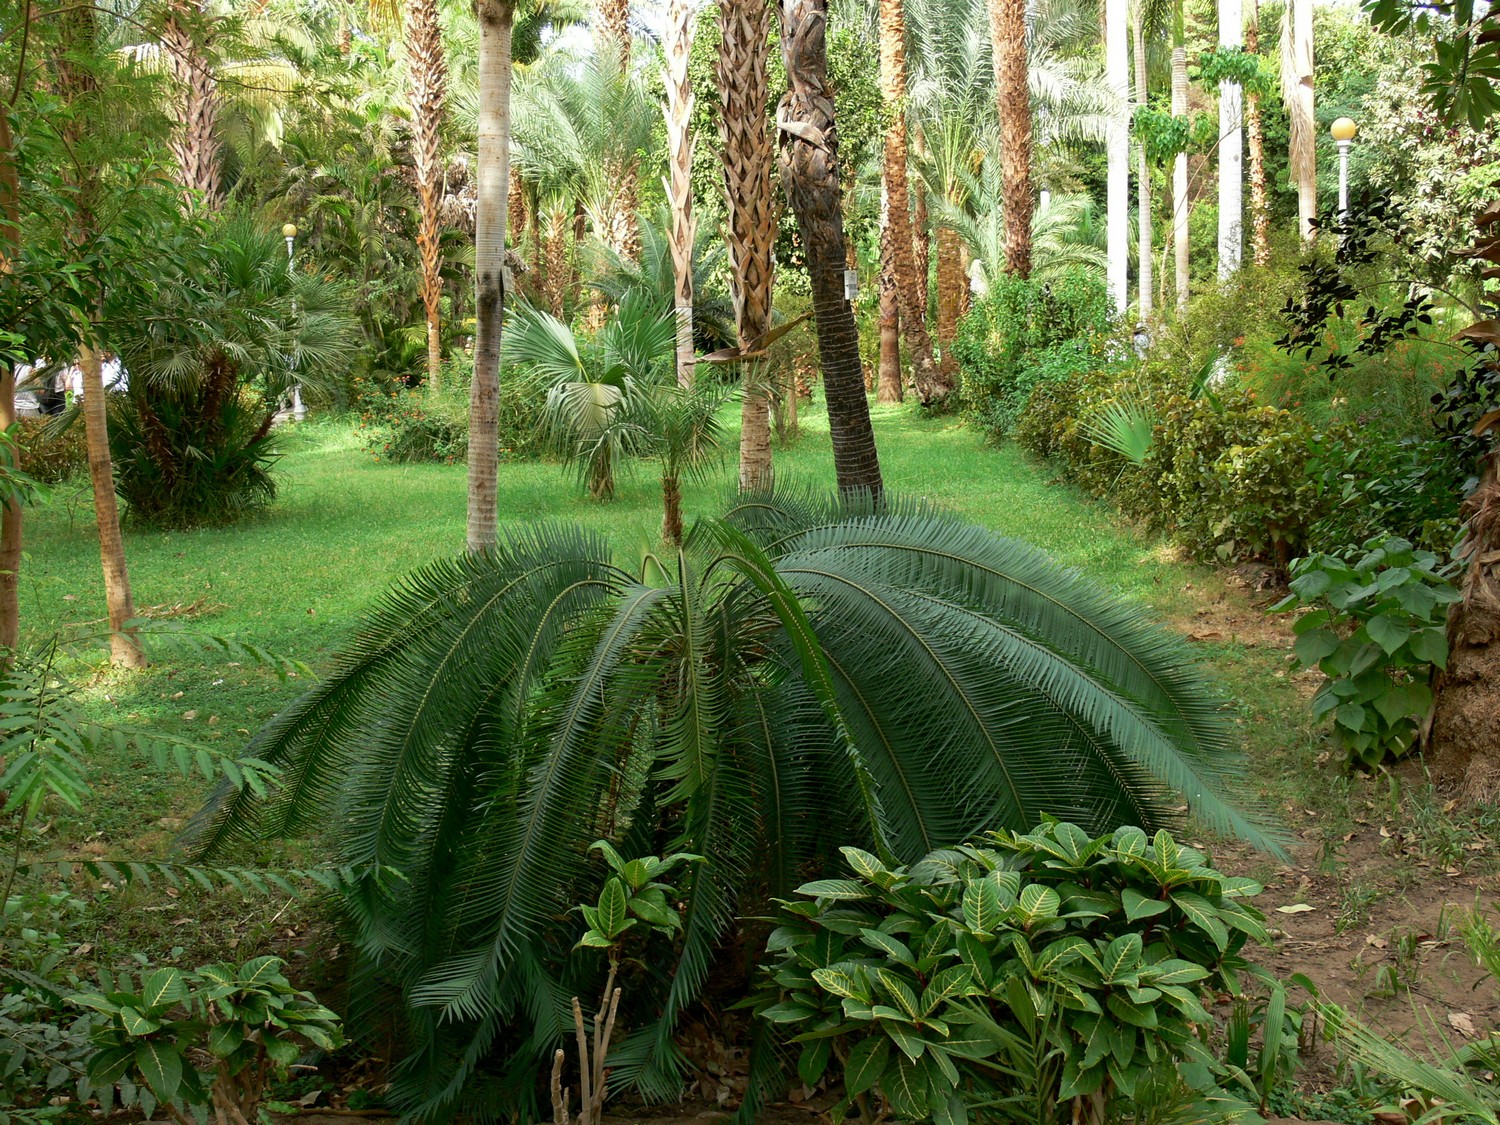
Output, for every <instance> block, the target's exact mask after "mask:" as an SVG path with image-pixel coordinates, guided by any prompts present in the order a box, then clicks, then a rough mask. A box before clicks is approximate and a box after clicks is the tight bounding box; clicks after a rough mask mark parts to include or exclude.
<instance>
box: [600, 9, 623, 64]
mask: <svg viewBox="0 0 1500 1125" xmlns="http://www.w3.org/2000/svg"><path fill="white" fill-rule="evenodd" d="M596 10H597V13H598V18H599V22H598V24H597V26H598V28H599V30H600V34H602V35H603V36H604V39H605V42H607V43H608V44H610V45H611V46H613V47H614V48H615V49H616V51H618V52H619V58H620V69H622V70H629V69H630V47H631V42H630V0H598V6H597V9H596Z"/></svg>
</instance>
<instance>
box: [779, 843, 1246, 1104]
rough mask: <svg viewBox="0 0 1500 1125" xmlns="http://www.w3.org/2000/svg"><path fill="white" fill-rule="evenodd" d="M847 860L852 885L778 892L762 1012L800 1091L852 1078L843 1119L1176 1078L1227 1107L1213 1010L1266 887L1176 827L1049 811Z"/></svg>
mask: <svg viewBox="0 0 1500 1125" xmlns="http://www.w3.org/2000/svg"><path fill="white" fill-rule="evenodd" d="M843 852H844V857H845V859H846V861H847V862H848V864H849V866H850V867H851V868H852V869H853V872H854V876H855V877H854V878H852V879H844V878H840V879H822V880H819V881H816V882H812V883H808V884H805V885H804V886H802V887H800V888H798V892H797V893H798V894H799V895H801V896H803V897H802V898H801V899H799V900H797V901H791V902H782V903H781V904H780V905H781V910H780V913H779V915H778V922H779V925H778V928H777V929H776V930H775V931H774V932H773V933H772V934H771V937H770V940H769V941H768V943H767V947H766V948H767V953H768V954H769V955H770V959H771V960H770V964H769V965H768V966H767V973H768V975H769V980H768V981H767V982H766V989H765V991H764V992H763V994H762V997H761V999H760V1000H759V1002H758V1004H757V1007H756V1011H757V1014H758V1015H760V1016H761V1017H762V1018H763V1019H766V1020H769V1021H771V1022H772V1023H774V1024H776V1025H778V1026H779V1027H781V1028H783V1029H785V1030H786V1031H790V1032H792V1033H794V1042H797V1043H800V1044H801V1049H800V1054H799V1056H798V1073H799V1076H800V1077H801V1078H802V1080H803V1082H804V1083H806V1084H808V1085H810V1086H811V1085H815V1084H816V1083H817V1082H819V1081H821V1080H823V1079H824V1078H825V1077H833V1078H835V1080H838V1079H839V1078H841V1079H842V1083H843V1100H842V1101H841V1102H840V1103H839V1105H838V1106H837V1107H835V1109H834V1111H833V1112H832V1114H831V1116H832V1117H833V1119H834V1120H838V1119H839V1118H840V1117H841V1116H843V1114H844V1113H845V1112H847V1111H848V1109H849V1108H850V1106H851V1103H852V1102H853V1101H854V1099H856V1098H865V1097H872V1098H878V1099H880V1101H881V1102H883V1103H884V1106H885V1107H888V1108H889V1111H890V1112H891V1114H892V1115H893V1116H894V1117H896V1118H898V1119H901V1120H907V1121H923V1120H934V1121H937V1122H939V1123H940V1125H958V1123H962V1122H966V1121H967V1120H968V1119H969V1116H970V1113H971V1111H972V1112H974V1113H975V1114H976V1115H977V1116H979V1117H980V1118H981V1119H991V1120H993V1119H996V1118H998V1119H999V1120H1001V1121H1010V1122H1016V1123H1017V1125H1020V1123H1023V1122H1024V1123H1026V1125H1053V1123H1056V1125H1062V1123H1064V1122H1069V1121H1076V1120H1078V1118H1077V1117H1076V1116H1075V1111H1076V1110H1077V1109H1078V1108H1079V1106H1078V1105H1077V1104H1076V1103H1075V1102H1074V1101H1073V1099H1075V1098H1085V1099H1087V1098H1089V1097H1091V1096H1096V1095H1097V1096H1100V1097H1105V1096H1111V1095H1113V1096H1117V1097H1120V1098H1123V1099H1124V1100H1125V1101H1126V1102H1127V1104H1128V1103H1129V1100H1130V1099H1131V1098H1133V1097H1134V1095H1135V1094H1136V1091H1137V1089H1138V1088H1139V1087H1140V1086H1141V1085H1142V1084H1144V1083H1146V1082H1148V1081H1149V1079H1150V1077H1151V1076H1152V1075H1153V1074H1160V1073H1163V1072H1169V1071H1176V1072H1177V1073H1179V1074H1180V1075H1181V1077H1182V1078H1183V1079H1184V1080H1185V1081H1186V1082H1187V1084H1188V1085H1189V1086H1190V1087H1192V1088H1193V1089H1195V1090H1196V1091H1197V1092H1198V1094H1199V1096H1200V1097H1201V1098H1203V1099H1214V1100H1216V1101H1220V1102H1224V1103H1230V1104H1231V1105H1232V1099H1230V1098H1228V1097H1227V1096H1226V1095H1225V1094H1224V1092H1223V1091H1222V1090H1221V1089H1220V1088H1219V1082H1220V1080H1221V1079H1222V1078H1224V1077H1227V1074H1226V1072H1224V1071H1223V1070H1222V1069H1221V1067H1220V1064H1219V1063H1218V1060H1216V1059H1215V1058H1214V1056H1213V1055H1212V1054H1211V1053H1210V1052H1209V1050H1208V1049H1207V1047H1206V1045H1205V1043H1204V1040H1203V1038H1202V1037H1203V1036H1204V1035H1205V1033H1206V1025H1209V1024H1211V1023H1212V1017H1211V1016H1210V1015H1209V1014H1208V1012H1207V1009H1206V1007H1205V1004H1206V1003H1211V1002H1212V1001H1213V998H1214V997H1215V996H1216V994H1218V993H1219V992H1221V991H1223V992H1227V993H1229V994H1230V995H1238V994H1240V992H1241V989H1242V981H1241V978H1242V976H1244V975H1245V974H1246V973H1248V972H1249V971H1250V970H1251V966H1250V965H1249V963H1248V962H1247V961H1246V960H1245V958H1244V956H1243V953H1242V950H1243V947H1244V945H1245V942H1246V940H1247V939H1248V938H1250V937H1254V938H1255V939H1257V940H1259V941H1262V942H1265V941H1268V940H1269V939H1268V937H1267V935H1266V931H1265V929H1264V927H1263V925H1262V922H1263V918H1262V916H1261V914H1260V913H1259V912H1258V911H1257V910H1255V909H1254V908H1253V907H1251V906H1250V905H1248V903H1247V902H1246V901H1245V900H1246V899H1248V898H1250V897H1252V896H1254V895H1256V894H1258V893H1259V892H1260V889H1261V888H1260V887H1259V886H1258V885H1257V884H1256V883H1254V882H1252V881H1251V880H1249V879H1240V878H1231V877H1228V876H1225V875H1222V874H1220V873H1219V872H1218V871H1216V870H1214V868H1213V867H1212V866H1211V865H1210V864H1209V862H1208V860H1207V859H1206V857H1205V856H1204V855H1203V854H1202V853H1201V852H1198V851H1196V850H1194V849H1192V848H1188V847H1183V846H1182V845H1180V844H1178V843H1177V842H1176V841H1175V840H1173V839H1172V837H1171V836H1170V835H1169V834H1167V833H1166V832H1158V833H1157V834H1156V836H1155V838H1154V839H1153V838H1151V837H1148V836H1147V834H1146V833H1145V832H1143V831H1141V830H1140V829H1139V828H1134V827H1125V828H1120V829H1117V830H1116V831H1115V832H1114V833H1113V834H1112V835H1108V836H1102V837H1099V838H1097V839H1095V838H1091V837H1090V836H1089V834H1088V833H1087V832H1084V831H1083V830H1082V829H1080V828H1078V827H1076V826H1075V825H1072V824H1066V823H1058V822H1057V821H1054V820H1048V821H1046V822H1044V823H1043V824H1042V826H1041V827H1040V828H1038V829H1036V830H1035V831H1033V832H1031V833H1029V834H1026V835H1020V834H1016V833H1013V832H1003V831H1002V832H999V833H996V834H994V835H992V836H991V837H989V838H987V839H986V840H985V841H984V842H983V843H982V844H979V845H975V846H965V847H960V848H953V849H944V850H940V851H935V852H933V853H932V854H930V855H928V856H927V857H925V858H924V859H922V860H921V861H919V862H918V863H916V864H913V865H912V866H910V867H904V866H895V867H892V866H889V865H887V864H886V863H883V862H882V861H881V860H879V859H877V858H876V857H875V856H873V855H870V854H869V853H867V852H864V851H861V850H860V849H858V848H844V849H843ZM809 900H810V901H809ZM830 1072H831V1073H830ZM1229 1107H1230V1106H1229V1105H1226V1107H1225V1108H1229ZM1240 1108H1243V1107H1240ZM1085 1117H1086V1118H1087V1119H1089V1120H1097V1119H1098V1118H1097V1116H1096V1115H1095V1114H1092V1113H1089V1112H1088V1111H1087V1110H1085Z"/></svg>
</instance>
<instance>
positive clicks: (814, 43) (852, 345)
mask: <svg viewBox="0 0 1500 1125" xmlns="http://www.w3.org/2000/svg"><path fill="white" fill-rule="evenodd" d="M827 24H828V9H827V0H781V51H782V58H783V59H784V60H785V62H786V73H787V84H788V89H787V92H786V94H785V95H784V96H783V97H782V99H781V104H780V105H779V106H777V109H776V123H777V127H778V128H777V146H778V148H779V150H780V157H781V180H782V184H783V185H784V186H785V188H786V193H787V199H788V201H789V202H790V203H791V205H792V210H793V211H794V212H795V213H796V216H797V227H798V229H799V230H800V232H801V234H802V244H803V246H804V247H805V248H806V251H807V271H808V276H809V278H810V280H811V283H812V296H813V316H814V317H815V319H816V321H817V331H818V355H819V358H820V359H821V360H822V365H823V390H824V395H825V397H826V399H827V402H828V429H829V433H830V436H831V437H832V439H833V467H834V474H835V476H836V478H837V480H838V487H839V491H840V492H842V493H845V494H846V495H854V494H867V495H869V496H870V497H871V498H872V499H874V500H875V501H876V502H878V501H879V500H880V498H881V495H882V492H883V485H882V481H881V476H880V458H879V455H878V454H877V452H876V449H875V431H874V430H873V428H872V427H871V425H870V403H869V400H868V399H867V398H866V397H865V384H864V377H863V374H862V372H861V370H860V361H859V329H858V327H857V326H856V325H855V322H854V310H853V309H852V308H850V306H849V302H848V301H846V300H844V279H843V272H844V216H843V210H842V208H841V206H840V202H841V199H840V188H839V163H838V129H837V127H836V124H835V120H834V105H833V98H832V93H831V91H830V90H829V88H828V58H827V52H826V45H825V35H826V32H827ZM896 206H897V201H896V198H895V196H894V195H893V196H892V197H891V209H892V210H893V211H894V210H895V209H896ZM907 245H908V246H910V242H909V241H908V242H907ZM897 251H898V253H899V251H900V246H899V245H898V247H897Z"/></svg>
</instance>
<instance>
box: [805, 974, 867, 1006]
mask: <svg viewBox="0 0 1500 1125" xmlns="http://www.w3.org/2000/svg"><path fill="white" fill-rule="evenodd" d="M812 977H813V980H815V981H817V982H818V984H820V985H821V986H822V987H823V988H824V989H825V990H826V991H828V992H831V993H833V994H834V995H835V996H842V997H846V998H848V999H850V1000H859V1001H861V1002H863V1003H866V1004H868V1003H869V1002H870V991H869V989H868V988H867V987H866V986H865V984H864V982H863V981H862V980H861V979H860V977H859V976H857V975H856V973H855V972H854V971H851V969H850V968H848V967H845V966H841V965H830V966H829V967H828V968H826V969H814V970H813V972H812Z"/></svg>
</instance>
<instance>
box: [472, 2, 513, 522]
mask: <svg viewBox="0 0 1500 1125" xmlns="http://www.w3.org/2000/svg"><path fill="white" fill-rule="evenodd" d="M514 16H515V7H514V3H513V0H480V4H479V160H478V170H477V179H478V200H477V205H476V217H475V231H474V382H473V385H472V388H471V390H470V397H469V497H468V509H469V510H468V536H467V538H468V547H469V550H471V551H479V550H483V549H485V548H487V547H492V546H494V544H495V541H496V536H497V534H498V522H499V496H498V481H497V477H498V472H499V455H500V448H499V445H500V443H499V434H498V427H499V423H500V331H501V326H502V324H503V321H504V317H505V283H506V279H505V223H506V217H507V216H506V212H507V199H506V196H507V195H508V194H509V192H510V70H511V60H510V35H511V27H512V23H513V20H514Z"/></svg>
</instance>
